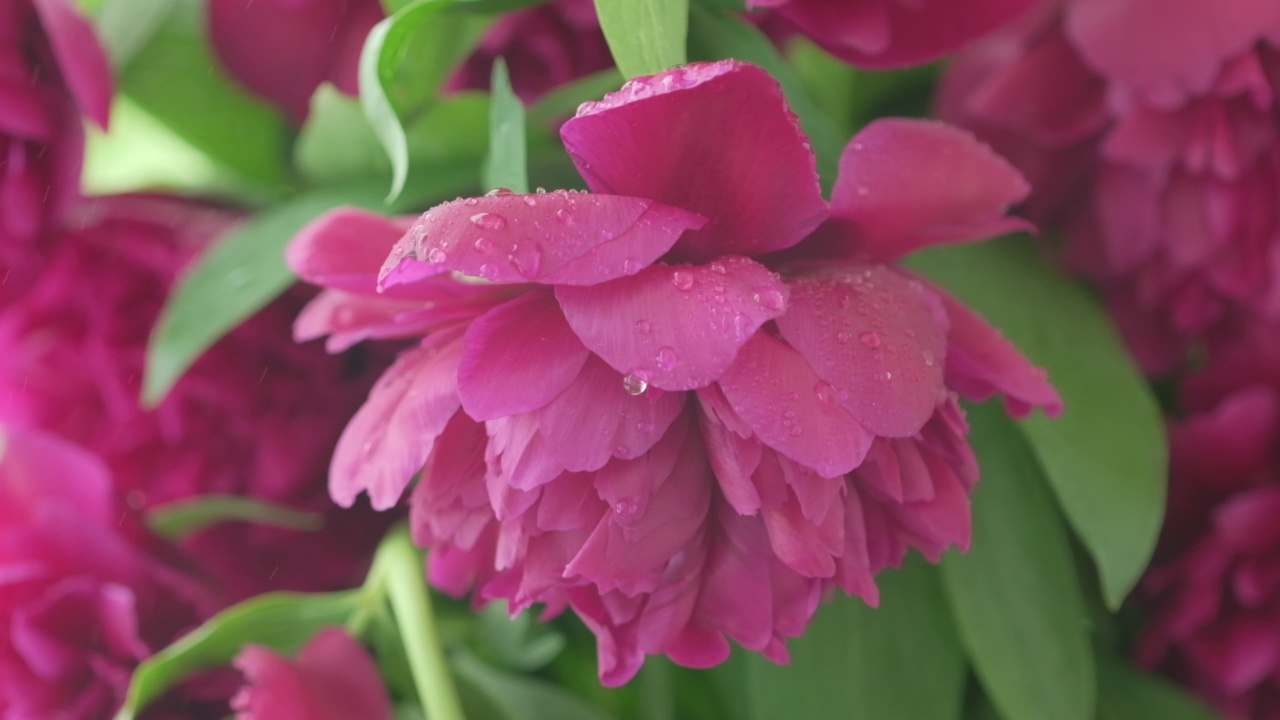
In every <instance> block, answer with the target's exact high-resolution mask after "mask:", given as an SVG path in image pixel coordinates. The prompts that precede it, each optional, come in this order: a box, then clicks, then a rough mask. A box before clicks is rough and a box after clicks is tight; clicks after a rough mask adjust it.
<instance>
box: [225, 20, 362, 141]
mask: <svg viewBox="0 0 1280 720" xmlns="http://www.w3.org/2000/svg"><path fill="white" fill-rule="evenodd" d="M382 16H383V13H382V5H381V3H380V2H379V1H378V0H209V33H210V36H211V37H212V39H213V47H214V49H215V50H216V51H217V53H218V58H219V59H220V60H221V61H222V64H223V65H224V66H225V67H226V69H227V71H228V72H230V73H231V76H232V77H234V78H235V79H237V80H239V81H240V82H241V83H243V84H244V85H245V87H247V88H249V89H250V90H252V91H253V92H254V93H255V94H257V95H259V96H261V97H262V98H265V99H266V100H268V101H270V102H271V103H272V104H274V105H276V106H277V107H279V108H281V109H282V110H284V112H285V113H286V114H288V116H289V119H290V120H292V121H293V122H294V123H295V124H297V125H301V124H302V122H303V121H304V120H306V118H307V113H308V112H309V110H310V107H311V94H312V93H313V92H315V90H316V88H317V87H319V86H320V83H322V82H331V83H333V84H334V85H335V86H337V88H338V89H339V90H341V91H342V92H344V93H347V94H348V95H355V94H356V90H357V87H356V85H357V82H356V76H357V68H358V65H359V62H360V50H361V48H362V47H364V40H365V37H366V36H367V35H368V34H369V30H371V29H372V28H373V26H374V25H376V24H377V23H378V21H379V20H381V19H382Z"/></svg>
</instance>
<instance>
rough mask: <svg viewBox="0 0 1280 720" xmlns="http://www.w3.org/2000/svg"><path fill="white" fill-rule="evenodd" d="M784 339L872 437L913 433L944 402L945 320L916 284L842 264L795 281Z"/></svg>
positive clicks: (876, 269)
mask: <svg viewBox="0 0 1280 720" xmlns="http://www.w3.org/2000/svg"><path fill="white" fill-rule="evenodd" d="M789 285H790V286H791V306H790V308H789V309H788V310H787V314H786V315H784V316H782V317H780V318H778V320H777V323H778V329H779V330H780V331H781V332H782V337H783V339H785V340H786V341H787V342H788V343H790V344H791V346H792V347H794V348H795V349H796V350H798V351H800V354H801V355H803V356H804V358H805V359H806V360H808V362H809V366H810V367H811V368H813V371H814V372H815V373H817V375H818V377H819V378H821V379H822V380H825V381H826V382H828V383H830V384H831V385H832V387H833V388H834V389H835V392H836V396H837V397H838V398H839V400H840V404H841V406H843V407H844V409H846V410H848V411H849V414H850V415H852V416H853V418H854V419H855V420H857V421H858V422H859V423H861V424H862V426H863V427H865V428H866V429H867V430H869V431H871V432H873V433H875V434H876V435H884V436H888V437H909V436H911V435H914V434H916V433H917V432H919V431H920V429H921V428H922V427H923V426H924V424H925V422H927V421H928V420H929V418H930V417H931V416H932V415H933V412H934V408H935V407H936V406H937V404H938V403H939V402H940V401H941V400H942V399H943V398H944V397H945V394H946V389H945V386H944V385H943V382H942V369H943V364H944V363H945V361H946V331H947V326H946V317H945V315H944V314H943V310H942V308H941V306H940V304H939V301H938V299H937V297H936V296H934V295H933V294H932V293H931V292H930V291H929V290H928V289H927V288H925V287H924V285H923V284H921V283H920V282H919V281H916V280H909V279H907V278H906V277H904V276H902V275H901V274H899V273H897V272H894V271H893V270H891V269H889V268H887V267H885V266H883V265H859V264H853V263H846V264H843V265H841V266H835V265H826V266H823V267H822V268H821V269H819V268H814V269H812V270H809V271H806V272H805V274H803V275H801V276H798V277H796V278H794V279H792V280H791V281H790V282H789Z"/></svg>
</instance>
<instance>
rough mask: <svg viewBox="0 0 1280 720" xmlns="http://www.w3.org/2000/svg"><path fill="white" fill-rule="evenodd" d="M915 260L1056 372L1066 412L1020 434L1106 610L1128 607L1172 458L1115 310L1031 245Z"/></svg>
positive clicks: (989, 246) (968, 249)
mask: <svg viewBox="0 0 1280 720" xmlns="http://www.w3.org/2000/svg"><path fill="white" fill-rule="evenodd" d="M911 264H912V265H913V266H914V267H916V268H918V269H921V270H923V271H924V272H925V273H926V274H928V275H929V276H930V277H932V278H934V279H935V280H937V281H938V282H940V283H941V284H942V285H944V286H945V287H946V288H947V289H949V290H951V291H952V292H954V293H955V294H956V295H957V296H958V297H959V298H960V299H961V300H963V301H965V302H966V303H968V304H969V305H970V306H971V307H973V308H974V309H976V310H978V311H979V312H981V313H982V314H983V315H985V316H986V317H987V319H988V320H990V321H991V322H992V323H993V324H994V325H995V326H996V327H999V328H1000V329H1002V330H1003V331H1004V332H1005V334H1006V335H1008V336H1009V339H1011V340H1012V341H1013V342H1014V343H1015V344H1017V346H1018V347H1019V348H1021V349H1022V350H1023V352H1025V353H1026V354H1027V356H1028V357H1030V358H1031V359H1032V360H1033V361H1034V362H1036V363H1037V364H1039V365H1041V366H1043V367H1045V368H1046V369H1047V370H1048V371H1049V380H1050V381H1051V382H1053V384H1054V386H1055V387H1057V388H1058V392H1059V393H1061V395H1062V399H1063V402H1064V403H1065V406H1066V409H1065V411H1064V412H1063V414H1062V416H1061V417H1059V418H1056V419H1050V418H1046V417H1043V416H1036V417H1032V418H1029V419H1027V420H1025V421H1024V422H1023V423H1022V429H1023V432H1024V433H1025V434H1026V436H1027V439H1028V440H1029V441H1030V443H1031V447H1032V449H1033V450H1034V451H1035V454H1036V457H1037V458H1039V460H1040V464H1041V466H1042V467H1043V468H1044V472H1045V474H1046V475H1047V476H1048V478H1049V482H1050V484H1051V485H1052V486H1053V489H1054V492H1055V493H1056V495H1057V496H1058V501H1059V502H1060V503H1061V504H1062V509H1063V511H1064V512H1065V513H1066V515H1067V519H1068V520H1069V521H1070V523H1071V525H1072V527H1073V528H1074V529H1075V531H1076V533H1077V534H1078V535H1079V537H1080V539H1081V540H1082V541H1083V543H1084V545H1085V547H1086V548H1088V550H1089V553H1090V554H1091V555H1092V556H1093V558H1094V560H1095V561H1096V562H1097V565H1098V572H1099V575H1100V579H1101V581H1102V587H1103V594H1104V595H1105V597H1106V600H1107V603H1108V605H1109V606H1110V607H1111V608H1112V609H1115V608H1117V607H1119V606H1120V603H1121V602H1123V600H1124V598H1125V596H1126V595H1127V594H1128V592H1129V590H1130V589H1132V588H1133V585H1134V583H1136V582H1137V581H1138V578H1139V577H1141V575H1142V572H1143V570H1144V569H1145V568H1146V566H1147V563H1148V561H1149V560H1150V558H1151V553H1152V551H1153V550H1154V548H1155V543H1156V539H1157V537H1158V536H1159V533H1160V524H1161V521H1162V520H1163V517H1164V499H1165V483H1166V470H1167V457H1166V456H1167V451H1166V447H1165V439H1164V423H1163V421H1162V419H1161V415H1160V409H1159V406H1158V405H1157V403H1156V400H1155V397H1154V396H1153V395H1152V393H1151V390H1150V388H1149V387H1148V386H1147V384H1146V382H1145V381H1144V380H1143V378H1142V375H1141V374H1140V373H1139V372H1138V370H1137V369H1136V368H1135V367H1134V366H1133V363H1132V362H1131V361H1130V360H1129V357H1128V354H1127V353H1126V352H1125V349H1124V347H1123V345H1122V344H1121V342H1120V340H1119V338H1118V337H1117V336H1116V334H1115V331H1114V330H1113V329H1112V326H1111V324H1110V322H1109V321H1108V319H1107V316H1106V313H1105V312H1104V311H1103V310H1102V308H1101V307H1099V306H1098V304H1097V303H1096V302H1095V301H1094V300H1093V299H1092V298H1091V297H1090V296H1089V295H1088V294H1087V293H1086V292H1085V291H1084V290H1083V289H1081V288H1080V287H1079V286H1077V285H1075V284H1073V283H1071V282H1069V281H1068V280H1066V279H1064V278H1062V277H1061V276H1059V275H1058V274H1056V273H1054V272H1053V271H1051V270H1050V269H1048V268H1047V267H1045V265H1044V264H1043V263H1042V262H1040V261H1039V260H1038V258H1037V257H1036V252H1035V249H1034V247H1033V245H1032V243H1031V242H1029V241H1028V240H1027V239H1026V238H1024V237H1012V238H1005V239H1003V240H999V241H995V242H989V243H980V244H976V245H968V246H963V247H953V248H943V249H937V250H932V251H929V252H926V253H921V254H919V255H917V256H916V257H915V258H913V260H912V261H911Z"/></svg>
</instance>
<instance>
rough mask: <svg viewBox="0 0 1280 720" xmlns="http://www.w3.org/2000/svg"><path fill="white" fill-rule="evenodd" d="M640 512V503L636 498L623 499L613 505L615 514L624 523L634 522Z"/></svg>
mask: <svg viewBox="0 0 1280 720" xmlns="http://www.w3.org/2000/svg"><path fill="white" fill-rule="evenodd" d="M638 512H640V503H638V502H636V500H635V499H634V498H622V499H620V500H618V501H617V502H615V503H614V504H613V514H614V515H616V516H617V517H618V520H621V521H622V522H629V521H631V520H634V519H635V517H636V513H638Z"/></svg>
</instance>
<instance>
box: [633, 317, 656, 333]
mask: <svg viewBox="0 0 1280 720" xmlns="http://www.w3.org/2000/svg"><path fill="white" fill-rule="evenodd" d="M652 330H653V324H652V323H650V322H649V321H648V320H638V321H636V332H638V333H640V334H641V335H648V334H649V333H650V332H651V331H652Z"/></svg>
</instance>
